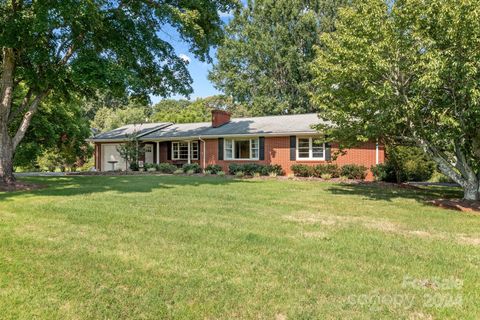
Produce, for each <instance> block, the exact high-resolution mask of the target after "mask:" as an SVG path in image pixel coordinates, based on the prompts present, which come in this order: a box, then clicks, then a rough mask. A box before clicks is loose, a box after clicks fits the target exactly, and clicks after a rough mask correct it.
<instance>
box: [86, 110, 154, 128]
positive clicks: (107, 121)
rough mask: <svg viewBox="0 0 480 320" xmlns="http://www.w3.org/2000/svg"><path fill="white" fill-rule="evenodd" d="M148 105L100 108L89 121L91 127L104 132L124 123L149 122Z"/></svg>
mask: <svg viewBox="0 0 480 320" xmlns="http://www.w3.org/2000/svg"><path fill="white" fill-rule="evenodd" d="M149 112H150V110H149V107H147V106H137V107H133V106H127V107H125V108H119V109H110V108H107V107H103V108H100V109H99V110H98V111H97V113H96V114H95V117H94V118H93V120H92V121H91V126H92V128H94V129H96V130H99V131H100V132H105V131H109V130H113V129H115V128H118V127H121V126H124V125H126V124H135V123H136V124H139V123H146V122H149V119H148V115H149Z"/></svg>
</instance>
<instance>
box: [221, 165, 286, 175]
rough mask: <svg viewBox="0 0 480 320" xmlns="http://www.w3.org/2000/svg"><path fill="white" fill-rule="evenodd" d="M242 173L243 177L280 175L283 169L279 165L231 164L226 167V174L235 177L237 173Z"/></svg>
mask: <svg viewBox="0 0 480 320" xmlns="http://www.w3.org/2000/svg"><path fill="white" fill-rule="evenodd" d="M239 171H241V172H243V174H244V175H247V176H257V175H262V176H268V175H271V174H275V175H282V174H283V169H282V166H281V165H279V164H268V165H264V164H258V163H245V164H238V163H231V164H230V165H229V166H228V173H229V174H232V175H235V174H236V173H237V172H239Z"/></svg>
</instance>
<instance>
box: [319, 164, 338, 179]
mask: <svg viewBox="0 0 480 320" xmlns="http://www.w3.org/2000/svg"><path fill="white" fill-rule="evenodd" d="M313 174H314V176H315V177H318V178H321V177H322V175H324V174H329V175H330V176H331V177H332V178H338V177H339V176H340V168H339V167H338V166H337V165H336V164H333V163H329V164H319V165H316V166H315V167H313Z"/></svg>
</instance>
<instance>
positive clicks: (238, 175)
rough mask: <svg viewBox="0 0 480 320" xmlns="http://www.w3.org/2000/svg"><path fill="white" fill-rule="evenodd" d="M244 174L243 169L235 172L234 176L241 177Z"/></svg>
mask: <svg viewBox="0 0 480 320" xmlns="http://www.w3.org/2000/svg"><path fill="white" fill-rule="evenodd" d="M244 176H245V173H244V172H243V171H237V172H235V177H237V178H243V177H244Z"/></svg>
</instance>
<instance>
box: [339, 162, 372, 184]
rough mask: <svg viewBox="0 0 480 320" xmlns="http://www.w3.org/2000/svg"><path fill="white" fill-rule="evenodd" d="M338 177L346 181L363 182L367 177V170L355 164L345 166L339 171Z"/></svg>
mask: <svg viewBox="0 0 480 320" xmlns="http://www.w3.org/2000/svg"><path fill="white" fill-rule="evenodd" d="M340 175H341V176H345V177H347V178H348V179H356V180H363V179H365V177H366V176H367V168H366V167H365V166H361V165H357V164H346V165H344V166H343V167H342V168H341V169H340Z"/></svg>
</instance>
